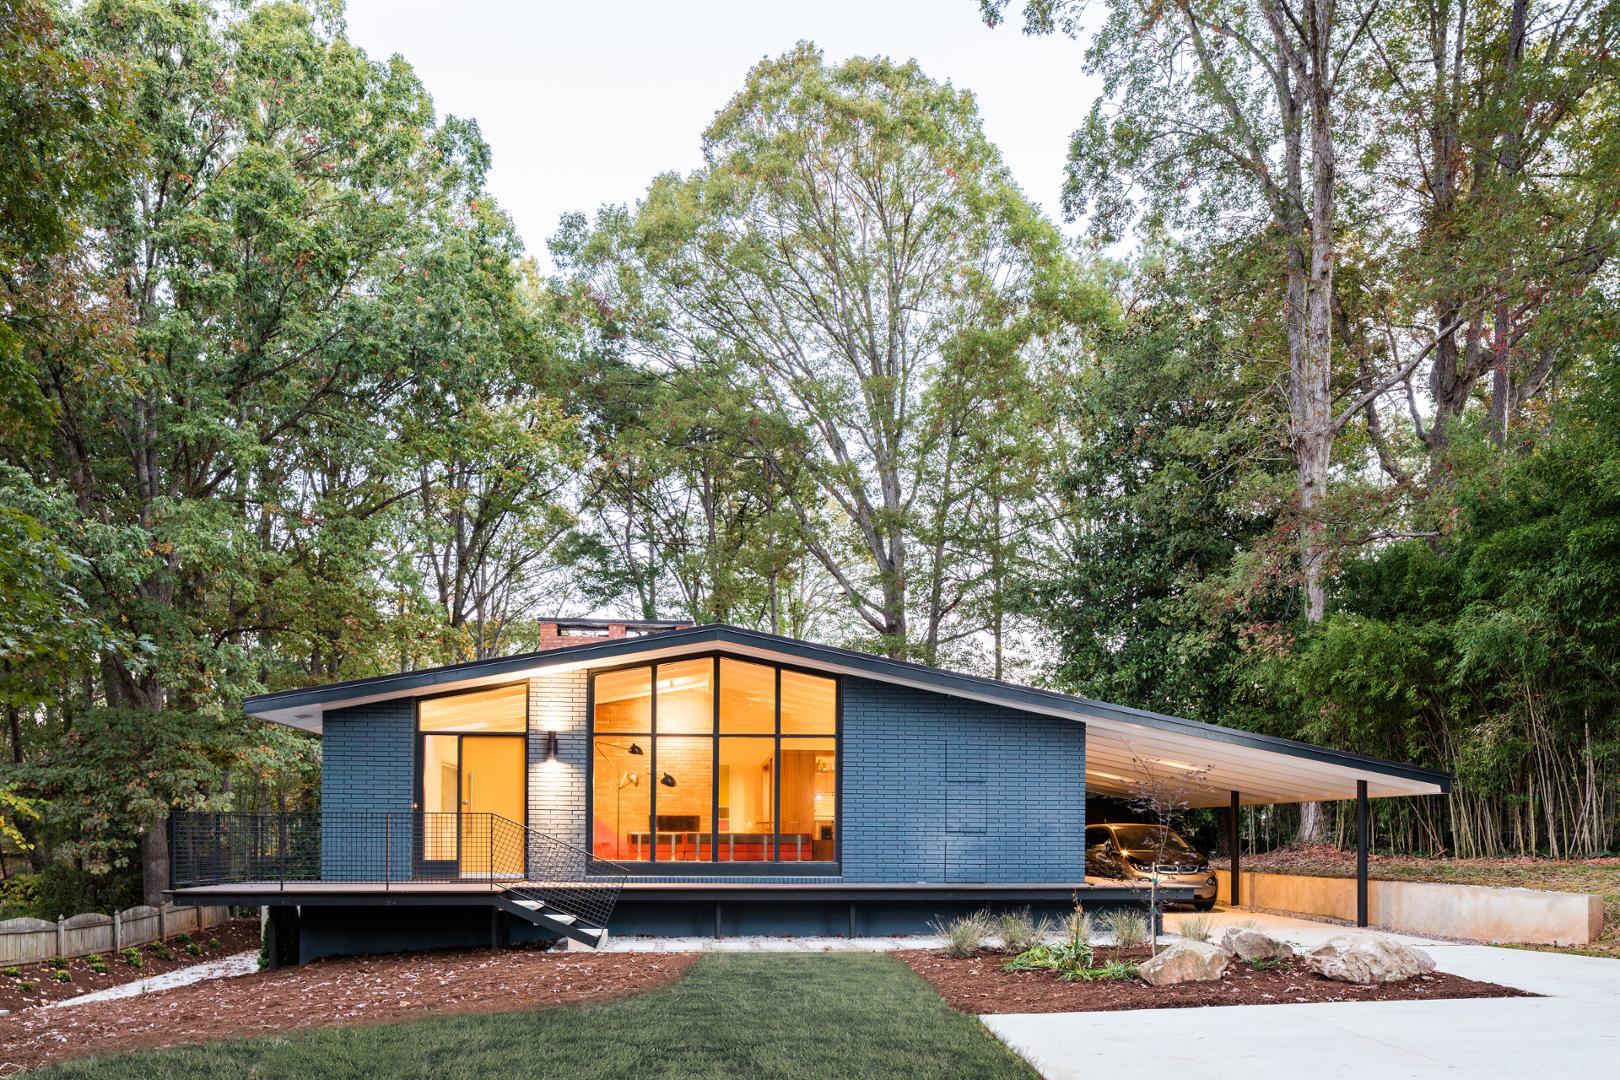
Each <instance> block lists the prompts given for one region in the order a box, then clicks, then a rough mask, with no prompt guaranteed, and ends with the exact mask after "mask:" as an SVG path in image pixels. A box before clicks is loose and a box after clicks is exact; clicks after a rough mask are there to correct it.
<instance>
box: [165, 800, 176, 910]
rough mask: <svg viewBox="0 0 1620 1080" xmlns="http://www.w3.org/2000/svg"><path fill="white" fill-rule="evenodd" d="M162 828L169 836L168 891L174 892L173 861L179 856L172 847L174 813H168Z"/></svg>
mask: <svg viewBox="0 0 1620 1080" xmlns="http://www.w3.org/2000/svg"><path fill="white" fill-rule="evenodd" d="M163 828H164V830H165V831H167V832H168V834H169V891H170V892H173V891H174V860H175V858H176V857H177V856H178V854H179V852H178V851H176V850H175V846H174V812H173V811H170V813H169V816H168V817H167V818H166V819H164V822H163Z"/></svg>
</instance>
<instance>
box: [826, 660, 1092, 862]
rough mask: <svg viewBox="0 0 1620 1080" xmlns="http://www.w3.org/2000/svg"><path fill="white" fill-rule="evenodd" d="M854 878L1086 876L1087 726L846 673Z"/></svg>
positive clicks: (847, 801)
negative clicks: (1085, 778)
mask: <svg viewBox="0 0 1620 1080" xmlns="http://www.w3.org/2000/svg"><path fill="white" fill-rule="evenodd" d="M843 751H844V764H843V769H844V776H843V796H844V813H843V831H844V835H843V878H844V880H845V881H881V882H907V881H926V882H951V881H962V882H974V881H978V882H985V881H1024V882H1055V881H1062V882H1078V881H1080V880H1082V878H1083V876H1084V855H1083V851H1082V837H1083V835H1084V832H1085V781H1084V773H1085V727H1084V725H1082V724H1078V723H1076V722H1074V721H1073V720H1063V719H1059V718H1057V717H1047V716H1039V715H1036V714H1033V713H1024V712H1019V711H1017V710H1014V709H1007V708H1003V707H1001V706H996V705H987V704H981V703H979V702H975V701H967V700H963V699H961V698H952V697H947V696H945V695H943V694H933V693H928V692H927V691H922V690H914V689H911V688H909V687H903V686H894V685H891V684H888V683H880V682H874V681H871V680H868V679H858V678H853V677H846V678H845V679H844V742H843Z"/></svg>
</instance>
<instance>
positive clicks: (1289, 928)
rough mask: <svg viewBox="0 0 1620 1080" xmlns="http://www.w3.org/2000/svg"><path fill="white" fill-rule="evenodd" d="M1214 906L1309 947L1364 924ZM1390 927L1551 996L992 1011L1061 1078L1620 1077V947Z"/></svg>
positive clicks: (1481, 972)
mask: <svg viewBox="0 0 1620 1080" xmlns="http://www.w3.org/2000/svg"><path fill="white" fill-rule="evenodd" d="M1184 917H1185V916H1177V915H1167V916H1166V917H1165V924H1166V929H1170V930H1173V929H1174V927H1175V925H1177V924H1178V923H1179V922H1180V920H1181V918H1184ZM1212 918H1213V919H1214V921H1215V923H1216V924H1217V933H1218V932H1219V931H1220V927H1221V926H1224V925H1231V924H1237V923H1245V922H1252V923H1253V924H1254V925H1255V926H1257V927H1258V928H1259V929H1262V930H1264V931H1266V932H1267V933H1269V934H1271V935H1273V936H1275V937H1279V938H1282V939H1284V940H1287V941H1291V942H1294V943H1295V944H1297V945H1301V946H1307V947H1310V946H1314V945H1317V944H1320V943H1321V942H1323V941H1325V940H1327V939H1328V938H1330V937H1333V936H1335V935H1337V934H1343V933H1354V932H1356V931H1353V930H1349V929H1346V928H1345V927H1340V926H1332V925H1327V924H1324V923H1317V922H1311V921H1308V920H1305V919H1290V918H1285V917H1283V916H1278V915H1260V914H1250V913H1248V912H1243V911H1235V912H1215V913H1213V915H1212ZM1363 932H1364V931H1363ZM1390 936H1392V937H1395V938H1397V939H1398V940H1401V941H1405V942H1407V943H1408V944H1412V945H1417V946H1419V947H1421V948H1423V949H1425V950H1427V951H1428V952H1429V954H1430V955H1431V956H1433V957H1434V959H1435V963H1436V964H1437V965H1438V966H1439V968H1440V970H1442V971H1448V972H1451V973H1453V974H1456V975H1462V976H1464V977H1466V978H1470V979H1479V980H1482V981H1485V982H1494V983H1500V984H1502V985H1505V986H1513V987H1517V988H1518V989H1521V990H1528V991H1531V992H1533V993H1537V994H1545V995H1546V996H1545V997H1542V998H1496V999H1486V1000H1471V1001H1367V1002H1349V1003H1344V1004H1337V1003H1317V1004H1309V1005H1239V1006H1223V1007H1216V1008H1203V1009H1138V1010H1132V1011H1129V1012H1114V1013H1043V1014H1025V1015H1004V1016H986V1017H984V1018H983V1020H984V1023H985V1026H987V1027H988V1028H989V1029H990V1030H991V1031H992V1032H994V1033H995V1034H996V1035H997V1036H998V1037H999V1038H1001V1040H1002V1041H1003V1042H1005V1043H1007V1044H1008V1045H1009V1046H1011V1047H1012V1048H1013V1049H1014V1050H1016V1051H1018V1052H1019V1053H1020V1054H1022V1055H1023V1056H1024V1057H1025V1058H1027V1059H1029V1061H1030V1062H1031V1063H1032V1064H1033V1065H1034V1066H1035V1067H1036V1068H1037V1069H1039V1070H1040V1072H1041V1074H1042V1075H1043V1076H1046V1077H1048V1078H1050V1080H1060V1078H1063V1080H1067V1078H1079V1077H1085V1078H1087V1080H1095V1078H1097V1077H1104V1076H1125V1075H1137V1074H1142V1073H1144V1072H1150V1073H1151V1074H1152V1075H1155V1076H1167V1077H1175V1078H1176V1080H1217V1078H1220V1080H1224V1078H1228V1077H1229V1078H1231V1080H1266V1078H1270V1077H1298V1076H1306V1077H1313V1078H1324V1080H1326V1078H1331V1077H1338V1076H1363V1077H1375V1078H1378V1080H1386V1078H1387V1080H1395V1078H1400V1080H1406V1078H1413V1080H1416V1078H1422V1080H1429V1078H1438V1077H1446V1078H1452V1080H1455V1078H1468V1077H1505V1076H1512V1077H1513V1078H1514V1080H1542V1078H1545V1080H1555V1078H1556V1080H1615V1078H1616V1077H1620V960H1609V959H1604V958H1601V957H1591V956H1566V955H1561V954H1556V953H1541V952H1530V951H1528V950H1521V949H1503V948H1496V947H1494V946H1490V945H1460V944H1453V943H1450V942H1443V941H1433V940H1430V939H1424V938H1419V937H1411V936H1408V935H1404V934H1393V935H1390Z"/></svg>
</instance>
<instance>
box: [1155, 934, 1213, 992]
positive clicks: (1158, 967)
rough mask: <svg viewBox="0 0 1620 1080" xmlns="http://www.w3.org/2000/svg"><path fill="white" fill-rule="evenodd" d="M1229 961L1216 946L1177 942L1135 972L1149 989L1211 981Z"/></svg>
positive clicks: (1203, 943) (1195, 942) (1193, 942)
mask: <svg viewBox="0 0 1620 1080" xmlns="http://www.w3.org/2000/svg"><path fill="white" fill-rule="evenodd" d="M1229 959H1230V957H1228V956H1227V955H1226V951H1225V950H1224V949H1222V948H1221V947H1220V946H1218V945H1210V944H1208V943H1206V942H1202V941H1178V942H1176V943H1175V944H1174V945H1171V946H1170V947H1169V948H1167V949H1165V950H1164V951H1163V952H1161V953H1159V955H1157V956H1155V957H1154V958H1153V959H1151V960H1149V961H1147V962H1146V963H1144V964H1142V965H1141V966H1139V967H1138V968H1137V969H1136V973H1137V974H1138V975H1140V976H1141V977H1142V981H1143V982H1145V983H1147V984H1148V985H1149V986H1175V985H1176V984H1177V983H1185V982H1214V981H1215V980H1216V979H1219V978H1220V977H1221V973H1222V972H1224V971H1225V970H1226V964H1227V961H1228V960H1229Z"/></svg>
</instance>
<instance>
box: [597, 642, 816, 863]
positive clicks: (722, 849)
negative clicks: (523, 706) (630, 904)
mask: <svg viewBox="0 0 1620 1080" xmlns="http://www.w3.org/2000/svg"><path fill="white" fill-rule="evenodd" d="M591 700H592V755H591V769H592V781H591V845H592V849H593V850H594V851H595V852H596V854H597V855H600V856H602V857H603V858H608V859H615V860H620V861H630V862H666V863H687V864H697V863H758V862H831V861H833V860H834V859H836V858H837V835H838V833H837V829H838V739H837V735H838V684H837V682H836V681H835V680H833V679H829V678H826V677H825V676H821V675H812V674H809V673H806V672H801V671H793V670H790V669H786V668H779V667H776V666H773V665H770V664H756V663H752V662H750V661H744V660H734V659H731V658H730V657H714V656H706V657H703V658H701V659H696V660H673V661H669V662H666V663H660V664H647V665H644V666H641V667H634V668H624V669H621V670H618V671H604V672H601V673H599V674H597V675H596V676H594V678H593V679H592V684H591Z"/></svg>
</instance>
